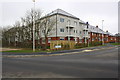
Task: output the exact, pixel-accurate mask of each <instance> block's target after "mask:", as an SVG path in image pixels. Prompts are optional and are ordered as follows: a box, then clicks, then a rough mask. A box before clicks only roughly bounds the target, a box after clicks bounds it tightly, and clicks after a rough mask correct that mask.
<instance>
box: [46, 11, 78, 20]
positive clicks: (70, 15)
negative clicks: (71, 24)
mask: <svg viewBox="0 0 120 80" xmlns="http://www.w3.org/2000/svg"><path fill="white" fill-rule="evenodd" d="M55 14H61V15H64V16H68V17H72V18H75V19H79V18H78V17H76V16H74V15H72V14H70V13H68V12H66V11H64V10H62V9H56V10H54V11H52V12H51V13H49V14H47V15H49V16H51V15H55Z"/></svg>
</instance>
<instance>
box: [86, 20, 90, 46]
mask: <svg viewBox="0 0 120 80" xmlns="http://www.w3.org/2000/svg"><path fill="white" fill-rule="evenodd" d="M86 25H87V29H88V28H89V27H88V26H89V23H88V22H86ZM88 30H89V29H88ZM88 35H89V31H88ZM88 47H89V36H88Z"/></svg>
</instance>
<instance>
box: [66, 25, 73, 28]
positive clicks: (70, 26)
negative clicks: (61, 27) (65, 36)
mask: <svg viewBox="0 0 120 80" xmlns="http://www.w3.org/2000/svg"><path fill="white" fill-rule="evenodd" d="M68 27H69V28H75V26H73V25H66V28H68Z"/></svg>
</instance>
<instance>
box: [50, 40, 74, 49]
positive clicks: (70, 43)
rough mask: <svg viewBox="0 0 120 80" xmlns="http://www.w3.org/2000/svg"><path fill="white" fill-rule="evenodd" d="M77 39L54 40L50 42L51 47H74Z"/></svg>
mask: <svg viewBox="0 0 120 80" xmlns="http://www.w3.org/2000/svg"><path fill="white" fill-rule="evenodd" d="M74 48H75V41H66V40H54V41H51V42H50V49H74Z"/></svg>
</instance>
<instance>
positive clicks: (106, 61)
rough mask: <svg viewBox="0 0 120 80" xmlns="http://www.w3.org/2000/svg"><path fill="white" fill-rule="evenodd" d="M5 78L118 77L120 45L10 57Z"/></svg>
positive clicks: (4, 59)
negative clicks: (107, 47) (92, 49)
mask: <svg viewBox="0 0 120 80" xmlns="http://www.w3.org/2000/svg"><path fill="white" fill-rule="evenodd" d="M2 62H3V63H2V70H3V71H2V77H3V78H117V77H118V48H117V47H114V48H110V49H103V50H97V51H90V52H89V51H88V52H80V53H77V54H76V53H73V54H67V55H56V56H39V57H24V58H19V57H17V58H7V57H4V58H3V61H2Z"/></svg>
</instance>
